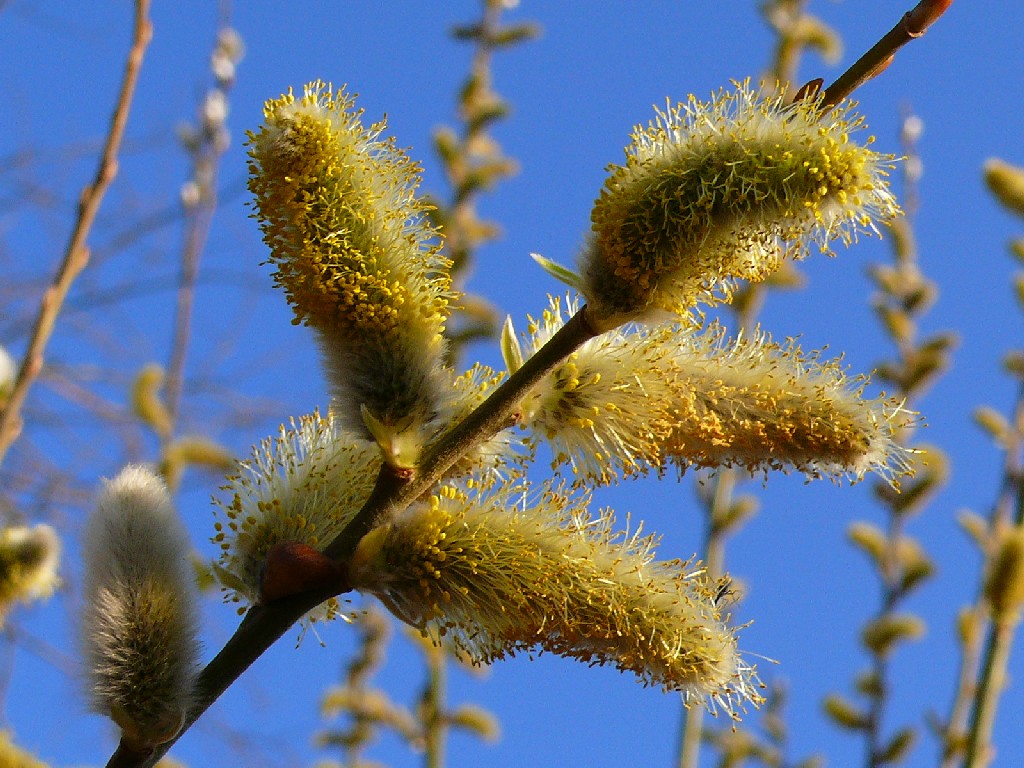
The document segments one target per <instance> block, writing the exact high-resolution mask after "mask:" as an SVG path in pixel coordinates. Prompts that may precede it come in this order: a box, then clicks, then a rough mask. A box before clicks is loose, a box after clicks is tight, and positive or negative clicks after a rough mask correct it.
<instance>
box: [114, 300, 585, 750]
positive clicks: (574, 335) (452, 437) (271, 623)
mask: <svg viewBox="0 0 1024 768" xmlns="http://www.w3.org/2000/svg"><path fill="white" fill-rule="evenodd" d="M595 335H596V334H595V331H594V330H593V328H591V326H590V323H589V322H588V321H587V319H586V307H583V308H582V309H581V310H580V311H579V312H577V313H576V314H575V315H574V316H573V317H572V318H570V319H569V321H568V322H567V323H566V324H565V325H564V326H563V327H562V328H561V329H559V331H558V332H557V333H555V335H554V336H552V337H551V339H550V340H549V341H548V342H547V343H546V344H545V345H544V346H543V347H541V348H540V349H539V350H537V352H536V354H534V355H533V356H532V357H531V358H530V359H528V360H527V361H526V362H525V363H523V366H522V367H521V368H520V369H519V370H517V371H516V372H515V373H514V374H512V376H510V377H509V378H508V380H506V381H505V382H504V383H503V384H502V385H501V386H500V387H498V388H497V389H496V390H495V391H494V392H493V393H492V394H491V395H490V397H488V398H487V399H486V400H485V401H484V402H483V403H481V404H480V406H479V407H478V408H477V409H476V410H475V411H473V412H472V413H471V414H470V415H469V416H467V417H466V418H465V419H463V420H462V421H461V422H460V423H459V424H457V425H456V426H455V427H453V428H452V429H451V430H449V431H448V432H446V433H445V434H443V435H442V436H441V437H440V438H438V440H437V442H435V443H434V444H433V445H432V446H431V447H430V448H428V449H427V451H426V452H425V454H424V456H423V458H422V460H421V463H420V466H419V467H418V468H417V469H416V471H415V473H413V474H412V475H404V474H400V473H398V472H396V471H395V470H393V469H391V468H389V467H388V465H385V466H384V467H383V468H382V469H381V472H380V474H379V475H378V476H377V482H376V485H375V486H374V489H373V491H372V492H371V493H370V497H369V498H368V499H367V501H366V503H365V504H364V505H363V507H362V509H361V510H360V511H359V512H358V513H357V514H356V516H355V518H353V520H352V522H351V523H350V524H349V525H348V526H347V527H346V528H345V530H344V531H342V533H341V534H339V535H338V537H337V538H336V539H335V540H334V541H332V542H331V543H330V544H329V545H328V546H327V547H326V548H325V549H324V554H325V555H327V556H328V557H331V558H333V559H334V560H336V561H337V562H340V563H344V562H347V561H348V560H349V559H350V558H351V556H352V553H353V552H354V551H355V548H356V545H357V544H358V543H359V541H360V540H361V539H362V538H363V536H365V535H366V534H367V533H368V532H369V531H370V530H371V529H372V528H373V527H374V526H375V525H377V524H378V523H379V522H380V521H381V520H383V519H386V517H387V516H388V515H391V514H394V513H397V512H400V511H401V510H402V509H405V508H406V507H408V506H409V504H411V503H412V502H413V501H415V500H416V499H417V498H418V497H420V496H422V495H423V494H424V493H426V492H427V491H429V490H430V489H431V488H432V487H433V486H434V485H436V483H437V482H438V481H439V480H440V479H441V478H442V477H443V476H444V474H445V472H447V471H448V469H450V468H451V467H452V465H453V464H455V462H457V461H458V460H459V459H461V458H462V457H463V456H465V455H466V453H467V452H468V451H470V450H471V449H472V448H473V447H474V446H476V445H479V444H480V443H481V442H482V441H484V440H486V439H488V438H490V437H492V436H493V435H495V434H496V433H497V432H499V431H500V430H502V429H504V428H506V427H507V426H509V424H510V423H512V421H513V417H514V415H515V413H516V410H517V409H518V407H519V403H520V402H521V401H522V399H523V397H525V396H526V395H527V393H529V391H530V390H531V389H533V387H534V386H535V385H536V384H537V383H538V382H540V381H541V379H543V378H544V376H546V375H547V374H548V373H550V372H551V371H552V369H554V367H555V366H556V365H558V364H559V363H560V362H561V361H562V360H563V359H565V358H566V357H567V356H569V355H570V354H571V353H572V352H573V351H574V350H576V349H577V348H578V347H579V346H580V345H582V344H583V343H584V342H586V341H588V340H589V339H592V338H593V337H594V336H595ZM349 589H350V588H349V587H348V586H347V585H340V590H339V586H338V585H335V587H334V588H333V589H324V590H320V591H316V592H304V593H301V594H298V595H291V596H289V597H284V598H281V599H278V600H273V601H271V602H268V603H265V604H259V605H255V606H253V607H252V608H250V609H249V612H248V613H247V614H246V615H245V618H244V619H243V620H242V623H241V624H239V626H238V629H237V630H235V634H234V635H232V636H231V639H230V640H228V642H227V644H226V645H225V646H224V648H223V649H221V651H220V653H218V654H217V655H216V656H215V657H214V659H213V660H212V661H211V662H210V663H209V664H208V665H207V666H206V668H205V669H204V670H203V671H202V673H201V674H200V676H199V681H198V682H197V684H196V691H195V701H196V704H195V706H194V707H193V709H192V710H191V711H190V712H189V714H188V717H187V719H186V721H185V725H184V726H183V727H182V729H181V731H180V732H179V733H178V735H177V736H175V737H174V739H173V740H172V741H169V742H167V743H166V744H163V745H161V746H160V747H159V748H158V749H157V750H156V751H155V752H153V753H152V754H151V755H149V756H146V757H144V758H141V759H137V760H135V761H134V762H126V763H125V762H119V763H116V764H115V763H113V762H110V763H108V764H107V766H108V768H114V766H115V765H116V766H117V768H148V766H152V765H153V764H154V763H155V762H156V761H157V760H159V758H160V757H162V756H163V755H164V754H166V752H167V750H169V749H170V748H171V746H172V745H173V744H174V743H175V742H176V741H177V740H178V739H179V738H180V737H181V736H182V735H183V734H184V733H185V731H187V730H188V728H190V727H191V726H192V724H193V723H195V721H196V720H198V719H199V717H200V716H201V715H202V714H203V713H204V712H205V711H206V710H207V709H209V707H210V705H211V704H212V703H213V702H214V701H216V699H217V698H218V697H219V696H220V694H221V693H223V692H224V691H225V690H227V688H228V686H229V685H231V683H233V682H234V681H235V680H237V679H238V677H239V676H241V674H242V673H243V672H245V670H246V669H248V668H249V666H250V665H251V664H252V663H253V662H254V661H255V660H256V659H258V658H259V657H260V656H261V655H262V654H263V653H264V651H266V650H267V649H268V648H269V647H270V646H271V645H273V644H274V643H275V642H276V641H277V640H278V638H280V637H281V635H283V634H284V633H285V632H286V631H287V630H288V628H289V627H290V626H291V625H292V624H294V623H295V622H296V621H298V620H299V619H301V618H302V617H303V616H304V615H305V614H306V613H308V612H309V611H310V610H312V609H313V608H315V607H316V606H317V605H319V604H320V603H322V602H323V601H324V600H327V599H329V598H331V597H334V596H336V595H338V594H341V593H344V592H347V591H349ZM119 751H120V750H119ZM115 757H117V754H116V753H115ZM111 760H112V761H113V760H114V757H112V758H111Z"/></svg>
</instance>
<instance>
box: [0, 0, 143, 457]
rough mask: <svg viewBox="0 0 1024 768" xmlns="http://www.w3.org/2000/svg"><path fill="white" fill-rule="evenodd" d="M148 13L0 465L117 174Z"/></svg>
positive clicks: (47, 299)
mask: <svg viewBox="0 0 1024 768" xmlns="http://www.w3.org/2000/svg"><path fill="white" fill-rule="evenodd" d="M148 12H150V1H148V0H136V3H135V20H134V30H133V34H132V45H131V48H130V50H129V51H128V60H127V62H126V65H125V73H124V78H123V79H122V81H121V92H120V93H119V95H118V100H117V104H116V106H115V109H114V116H113V117H112V119H111V127H110V131H109V132H108V134H106V141H105V143H104V145H103V151H102V154H101V155H100V158H99V165H98V167H97V168H96V175H95V177H94V178H93V180H92V183H90V184H89V185H88V186H86V187H85V188H84V189H83V190H82V194H81V196H80V198H79V204H78V219H77V220H76V222H75V228H74V230H73V231H72V234H71V240H70V241H69V243H68V248H67V250H66V251H65V256H63V260H62V261H61V263H60V266H59V267H58V269H57V273H56V275H55V276H54V278H53V282H52V283H51V284H50V287H49V288H48V289H47V290H46V292H45V293H44V294H43V297H42V299H41V300H40V302H39V313H38V315H37V316H36V322H35V324H34V325H33V329H32V334H31V336H30V340H29V348H28V350H27V351H26V353H25V358H24V359H23V360H22V366H20V368H19V369H18V372H17V377H16V378H15V380H14V387H13V389H12V390H11V393H10V396H9V398H8V400H7V404H6V406H5V407H4V409H3V411H0V463H2V462H3V458H4V456H5V455H6V454H7V450H8V449H9V447H10V445H11V443H12V442H14V440H15V439H17V435H18V434H19V432H20V429H22V419H20V412H22V406H23V404H24V403H25V400H26V398H27V397H28V394H29V389H30V388H31V387H32V385H33V383H34V382H35V381H36V379H37V378H39V374H40V372H41V371H42V370H43V353H44V352H45V351H46V345H47V344H48V343H49V340H50V337H51V336H52V335H53V328H54V326H55V325H56V319H57V315H58V314H59V313H60V309H61V307H62V306H63V303H65V299H66V298H67V296H68V292H69V291H70V290H71V287H72V284H73V283H74V282H75V279H76V278H77V276H78V275H79V273H80V272H81V271H82V270H83V269H84V268H85V266H86V264H88V262H89V249H88V247H87V246H86V240H87V239H88V237H89V232H90V231H91V229H92V224H93V222H94V221H95V218H96V214H97V213H98V211H99V206H100V204H101V203H102V200H103V196H104V195H105V194H106V190H108V188H110V185H111V183H113V181H114V179H115V177H116V176H117V174H118V152H119V151H120V148H121V140H122V138H123V137H124V132H125V127H126V126H127V124H128V113H129V111H130V108H131V102H132V96H133V95H134V93H135V85H136V84H137V82H138V74H139V71H140V70H141V67H142V57H143V55H144V53H145V48H146V46H147V45H148V43H150V39H151V38H152V37H153V25H152V24H151V22H150V18H148Z"/></svg>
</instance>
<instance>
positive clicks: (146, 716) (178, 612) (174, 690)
mask: <svg viewBox="0 0 1024 768" xmlns="http://www.w3.org/2000/svg"><path fill="white" fill-rule="evenodd" d="M188 554H189V542H188V536H187V534H186V532H185V529H184V526H182V524H181V521H180V520H179V519H178V517H177V515H176V514H175V511H174V508H173V506H172V505H171V499H170V496H169V494H168V493H167V489H166V487H165V486H164V484H163V482H162V481H161V480H160V479H159V478H158V477H157V476H156V475H154V474H153V473H152V472H151V471H150V470H148V469H146V468H145V467H141V466H129V467H126V468H125V469H124V470H122V472H121V473H120V474H119V475H118V476H117V477H115V478H114V479H113V480H109V481H106V482H105V483H104V485H103V488H102V490H101V491H100V494H99V498H98V499H97V502H96V508H95V509H94V510H93V512H92V514H91V515H90V517H89V520H88V523H87V530H86V537H85V542H84V557H85V587H84V599H85V609H84V614H83V617H82V633H83V638H82V639H83V646H84V649H83V650H84V656H85V661H86V665H87V673H88V679H89V694H90V698H91V702H92V706H93V708H94V709H95V710H96V711H97V712H100V713H102V714H106V715H108V716H109V717H111V718H112V719H113V720H114V722H116V723H117V724H118V725H119V726H120V728H121V731H122V736H123V738H125V739H126V740H127V741H129V742H130V743H133V744H136V745H141V746H152V745H155V744H160V743H162V742H164V741H167V740H169V739H170V738H172V737H173V736H174V735H175V734H176V733H177V732H178V730H179V729H180V728H181V725H182V722H183V721H184V717H185V713H186V712H187V711H188V708H189V706H190V705H191V702H192V688H193V685H194V682H195V678H196V674H197V672H198V657H199V645H198V641H197V639H196V631H197V624H198V620H197V615H196V608H195V580H194V575H193V570H192V567H191V564H190V563H189V560H188Z"/></svg>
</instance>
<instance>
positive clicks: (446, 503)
mask: <svg viewBox="0 0 1024 768" xmlns="http://www.w3.org/2000/svg"><path fill="white" fill-rule="evenodd" d="M585 502H586V500H585V499H581V498H572V497H569V496H566V495H565V494H563V493H562V492H560V491H559V490H557V489H555V488H552V487H550V486H547V487H545V488H544V489H543V490H542V491H541V492H539V493H536V494H535V495H532V496H531V498H530V499H527V498H526V495H525V491H524V489H523V488H522V487H521V486H514V485H510V484H507V483H504V484H502V483H495V484H494V485H490V486H489V485H488V484H486V483H484V484H483V485H482V486H481V487H478V488H475V489H472V490H469V489H465V488H459V487H454V486H446V487H442V488H441V489H440V490H439V491H438V492H437V493H436V494H435V495H434V496H433V497H432V498H431V499H430V500H429V502H427V503H423V504H418V505H415V506H414V507H412V508H410V509H409V510H407V511H406V512H405V513H403V514H402V515H401V516H399V518H398V519H397V520H395V521H393V522H392V523H390V524H388V525H385V526H383V527H381V528H378V529H376V530H374V531H373V532H371V533H370V534H369V535H368V536H367V537H365V538H364V540H363V542H361V543H360V545H359V548H358V549H357V552H356V555H355V557H354V558H353V562H352V567H351V578H352V583H353V585H354V586H355V587H356V588H357V589H360V590H363V591H368V592H372V593H373V594H376V595H378V596H379V597H381V599H382V600H383V601H384V603H385V605H387V606H388V607H389V608H390V609H391V610H392V612H394V613H395V614H396V615H397V616H398V617H399V618H401V619H403V620H404V621H406V622H408V623H410V624H412V625H413V626H416V627H420V628H421V629H424V630H428V629H429V630H431V631H433V632H436V633H439V634H440V635H441V636H442V637H444V638H445V639H446V640H447V641H448V642H450V643H452V644H453V645H454V646H455V647H457V648H459V649H461V650H463V651H466V652H468V653H469V655H470V656H471V657H472V658H473V659H475V660H476V661H477V662H482V663H489V662H491V661H494V660H496V659H501V658H504V657H506V656H510V655H513V654H515V653H517V652H519V651H531V650H538V649H539V650H545V651H549V652H552V653H557V654H559V655H563V656H567V657H571V658H576V659H579V660H581V661H583V662H585V663H587V664H591V665H595V664H596V665H603V664H611V665H614V666H616V667H617V668H619V669H621V670H624V671H628V672H632V673H633V674H635V675H637V676H638V677H639V678H640V679H641V680H642V681H643V682H644V683H647V684H652V685H659V686H662V687H664V688H666V689H669V690H678V691H681V692H683V693H684V694H686V695H687V696H688V697H690V698H692V699H694V700H697V701H702V702H706V701H710V702H712V703H718V704H722V705H725V706H727V707H731V706H732V705H734V704H740V705H742V702H743V700H744V699H749V698H756V693H754V692H753V688H752V686H753V681H754V677H753V671H752V670H751V669H750V668H749V667H748V666H747V665H746V664H745V663H744V662H743V661H742V660H741V658H740V656H739V654H738V652H737V649H736V638H735V634H734V630H733V629H732V628H731V627H729V626H728V625H727V623H726V622H725V619H724V617H723V616H722V615H721V614H720V611H719V606H718V603H717V600H716V594H717V592H716V587H715V584H714V583H713V582H712V580H711V579H710V578H708V577H707V575H706V574H705V572H704V571H703V570H702V569H700V568H699V567H697V566H694V565H690V564H687V563H683V562H680V561H669V562H659V561H656V560H654V554H653V548H654V543H655V542H654V541H653V539H651V538H649V537H641V536H640V535H639V534H638V533H632V534H628V533H616V532H614V531H613V530H612V527H611V526H612V518H611V513H610V512H607V511H606V512H604V513H602V514H601V515H600V516H598V517H596V518H592V517H589V516H588V515H587V513H586V512H585V511H584V505H585Z"/></svg>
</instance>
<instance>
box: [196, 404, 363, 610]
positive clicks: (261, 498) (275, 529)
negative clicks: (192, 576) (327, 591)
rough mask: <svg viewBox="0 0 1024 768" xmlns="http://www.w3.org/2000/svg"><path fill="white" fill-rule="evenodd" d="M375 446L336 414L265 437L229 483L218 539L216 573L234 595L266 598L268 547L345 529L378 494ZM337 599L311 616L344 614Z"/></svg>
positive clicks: (318, 540) (319, 542) (317, 541)
mask: <svg viewBox="0 0 1024 768" xmlns="http://www.w3.org/2000/svg"><path fill="white" fill-rule="evenodd" d="M380 465H381V457H380V452H379V451H377V450H376V448H375V446H374V445H373V444H372V443H370V442H368V441H366V440H363V439H361V438H359V437H357V436H355V435H353V434H351V433H349V432H346V431H345V430H343V429H341V428H340V427H339V426H338V424H337V422H336V421H335V420H334V419H333V418H331V417H327V418H324V417H321V416H320V415H319V414H316V413H314V414H312V415H309V416H304V417H302V418H300V419H299V421H298V423H293V424H292V425H291V428H290V429H286V428H285V427H283V426H282V427H281V431H280V434H279V435H278V437H277V438H275V439H268V440H265V441H264V442H263V443H262V444H261V445H259V446H257V447H256V448H254V449H253V452H252V456H251V457H250V458H249V459H248V460H246V461H243V462H240V464H239V467H238V470H237V471H236V472H235V473H234V474H233V475H232V476H230V477H229V478H228V480H227V483H226V484H225V485H224V487H223V488H222V489H221V491H222V492H221V495H220V496H219V497H218V498H217V499H216V500H215V501H216V504H217V518H218V519H217V522H216V523H215V526H214V530H215V533H214V536H213V538H212V541H213V543H214V544H215V545H216V546H217V547H219V548H220V551H221V555H220V558H219V560H218V562H217V563H216V564H215V566H214V573H215V575H216V576H217V579H218V580H219V581H220V583H221V585H222V586H223V587H224V589H225V592H226V599H227V600H228V601H230V602H234V603H239V604H240V605H246V606H247V605H252V604H253V603H254V602H256V600H257V599H258V598H259V593H260V577H261V572H262V569H263V564H264V562H265V560H266V557H267V553H268V552H269V551H270V549H271V548H272V547H273V546H274V545H275V544H278V543H283V542H296V543H299V544H306V545H309V546H311V547H313V548H314V549H317V550H322V549H323V548H324V547H326V546H327V545H328V544H330V543H331V541H333V539H334V538H335V537H336V536H337V535H338V534H340V533H341V531H342V530H344V527H345V526H346V525H347V524H348V522H349V521H350V520H351V519H352V517H353V516H355V514H356V512H358V511H359V509H360V507H362V505H363V502H365V501H366V498H367V497H368V496H369V495H370V490H371V489H372V488H373V483H374V479H375V478H376V476H377V473H378V471H379V469H380ZM340 613H341V612H340V606H339V604H338V602H337V601H336V600H331V601H328V602H327V603H324V604H323V605H321V606H320V607H318V608H316V609H315V610H314V611H313V612H312V613H311V614H310V615H309V616H308V617H307V618H308V619H310V620H325V619H332V618H335V617H336V616H338V615H340Z"/></svg>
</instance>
